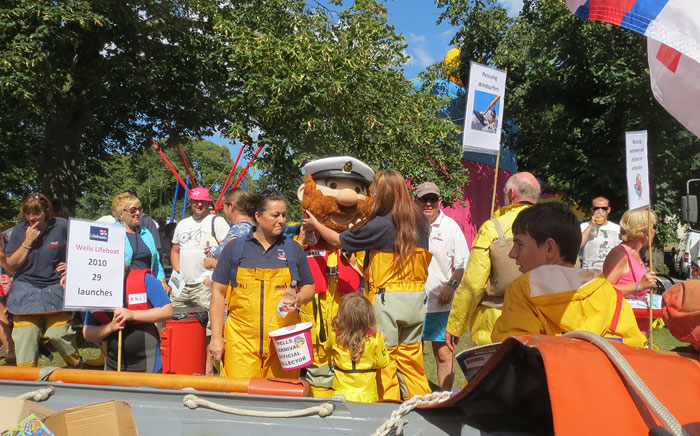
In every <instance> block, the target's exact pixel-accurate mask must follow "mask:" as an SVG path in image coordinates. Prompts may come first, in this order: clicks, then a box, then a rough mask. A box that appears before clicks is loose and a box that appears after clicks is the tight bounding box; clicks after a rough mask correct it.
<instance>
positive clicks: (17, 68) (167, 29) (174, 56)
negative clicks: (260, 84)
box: [0, 0, 225, 210]
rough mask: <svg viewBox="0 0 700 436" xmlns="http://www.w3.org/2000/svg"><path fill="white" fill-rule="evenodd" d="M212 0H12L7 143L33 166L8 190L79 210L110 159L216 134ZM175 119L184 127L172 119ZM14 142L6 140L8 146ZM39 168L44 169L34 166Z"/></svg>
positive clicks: (4, 51)
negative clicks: (35, 193) (155, 144)
mask: <svg viewBox="0 0 700 436" xmlns="http://www.w3.org/2000/svg"><path fill="white" fill-rule="evenodd" d="M215 9H216V8H215V3H213V2H211V1H197V0H191V1H178V0H166V1H161V0H159V1H140V2H135V3H134V2H123V1H118V0H100V1H84V0H68V1H64V2H45V1H37V0H29V1H22V2H19V1H11V2H5V3H3V6H2V8H0V131H2V132H3V134H2V136H0V140H2V145H1V147H2V148H4V149H9V150H12V151H14V152H15V153H17V154H19V155H20V159H18V160H15V161H13V162H12V165H13V166H16V167H19V168H25V169H26V171H25V172H23V173H22V174H21V175H18V176H16V177H13V178H11V179H8V180H7V181H6V180H4V179H3V180H0V181H2V182H6V183H8V185H4V186H2V188H4V189H3V192H7V193H8V194H6V195H8V197H10V198H11V197H12V195H13V194H14V195H22V194H23V193H24V192H23V191H25V190H27V187H28V188H29V189H30V190H41V191H43V192H46V193H47V194H50V195H53V196H56V197H58V198H60V199H61V200H62V201H63V203H64V204H65V205H66V206H67V208H68V209H69V210H73V206H74V205H75V203H76V200H77V198H78V197H79V196H80V194H81V192H82V191H83V189H86V188H88V186H85V184H84V183H83V182H84V180H85V178H84V177H81V175H83V174H90V173H92V172H95V171H99V169H100V167H101V165H102V163H101V162H100V161H101V160H102V159H105V158H107V157H108V156H109V154H110V153H113V152H128V151H133V150H135V149H138V148H139V147H142V146H143V145H146V144H149V138H150V137H158V136H162V134H163V132H167V133H168V134H170V135H172V136H174V137H180V136H182V135H190V136H199V135H201V134H210V133H211V132H213V130H214V129H216V128H220V127H223V125H224V124H223V120H224V115H223V112H222V111H221V110H218V109H217V105H216V101H215V100H212V98H211V97H212V95H218V94H219V93H220V92H221V89H222V88H223V85H224V81H223V77H224V76H225V72H224V70H223V68H224V66H223V63H222V62H220V59H219V58H217V57H215V56H213V53H214V52H215V50H216V47H217V46H216V41H215V39H213V38H212V33H213V30H212V19H211V14H212V13H213V11H214V10H215ZM168 121H172V129H170V127H169V126H168V125H167V122H168ZM3 151H4V150H3ZM32 175H34V176H35V177H32Z"/></svg>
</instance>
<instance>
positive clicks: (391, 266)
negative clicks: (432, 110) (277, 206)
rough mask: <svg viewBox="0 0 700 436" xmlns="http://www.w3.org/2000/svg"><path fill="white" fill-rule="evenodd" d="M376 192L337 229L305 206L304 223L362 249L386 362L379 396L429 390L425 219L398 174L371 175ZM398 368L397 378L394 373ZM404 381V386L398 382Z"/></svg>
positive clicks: (338, 242)
mask: <svg viewBox="0 0 700 436" xmlns="http://www.w3.org/2000/svg"><path fill="white" fill-rule="evenodd" d="M374 186H375V192H376V195H375V197H374V203H373V205H372V211H371V212H370V214H369V216H368V217H367V218H366V219H365V220H364V221H362V222H360V223H359V224H358V225H356V226H355V227H353V228H351V229H350V230H346V231H344V232H342V233H340V234H338V233H337V232H335V231H333V230H331V229H329V228H328V227H326V226H324V225H323V224H321V223H319V222H318V220H317V219H316V218H315V217H314V216H313V215H311V214H310V213H309V212H308V211H306V216H307V218H305V219H304V226H305V227H306V229H307V230H316V231H317V232H318V233H319V234H320V235H321V237H323V239H325V240H326V241H328V242H329V243H331V244H332V245H335V246H342V248H343V249H344V250H346V251H348V252H350V253H355V252H366V253H368V254H367V255H366V256H369V260H368V259H367V257H365V259H364V261H365V262H369V266H367V267H366V268H365V295H366V296H367V297H368V298H369V300H370V301H372V302H373V305H374V313H375V316H376V318H377V324H378V327H379V330H380V331H381V332H382V333H383V334H384V336H385V338H386V346H387V351H388V352H389V357H390V362H389V366H387V367H386V368H384V369H381V370H379V372H380V374H381V383H379V391H380V395H379V397H380V399H384V400H397V401H401V400H402V391H404V389H403V388H405V391H406V392H407V393H408V396H407V397H406V398H405V399H408V398H411V397H412V396H414V395H422V394H427V393H428V392H430V386H429V385H428V380H427V378H426V377H425V370H424V368H423V341H422V335H423V322H424V320H425V303H424V300H425V282H426V280H427V278H428V264H429V263H430V259H431V255H430V253H429V252H428V222H427V220H426V218H425V217H424V216H423V214H422V213H421V212H420V211H419V210H418V208H417V207H416V205H415V204H414V203H413V200H412V199H411V196H410V195H409V193H408V188H407V186H406V181H405V180H404V178H403V176H402V175H401V174H400V173H399V172H397V171H394V170H386V171H381V172H379V173H377V174H376V175H375V176H374ZM399 373H401V379H399ZM401 384H403V386H401Z"/></svg>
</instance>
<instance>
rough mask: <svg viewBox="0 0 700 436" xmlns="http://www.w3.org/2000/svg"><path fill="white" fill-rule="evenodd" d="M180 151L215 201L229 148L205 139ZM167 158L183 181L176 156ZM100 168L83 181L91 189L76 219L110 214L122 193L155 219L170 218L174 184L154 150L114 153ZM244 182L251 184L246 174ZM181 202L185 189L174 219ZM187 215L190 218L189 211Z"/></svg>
mask: <svg viewBox="0 0 700 436" xmlns="http://www.w3.org/2000/svg"><path fill="white" fill-rule="evenodd" d="M182 149H183V151H184V152H185V155H186V156H187V157H188V160H189V163H190V165H191V170H192V173H193V176H194V177H195V178H197V180H198V181H199V183H200V184H201V185H200V186H203V187H205V188H208V189H209V190H210V192H211V197H212V199H213V200H214V201H216V199H217V197H218V194H219V192H220V191H221V189H223V184H224V182H225V181H226V176H227V175H228V172H229V170H230V169H231V166H232V165H233V160H232V159H231V157H230V153H229V151H228V149H227V148H226V147H223V146H220V145H217V144H214V143H213V142H211V141H205V140H193V141H186V142H184V143H183V144H182ZM167 157H168V159H170V161H171V163H172V164H173V166H174V167H175V168H176V170H177V171H178V173H180V175H181V176H182V178H183V180H185V177H186V174H187V172H186V170H185V167H184V164H182V162H181V160H180V159H179V158H178V156H177V154H176V153H168V156H167ZM102 165H103V168H102V171H100V172H98V173H95V174H94V175H91V176H89V177H88V178H87V180H86V183H87V185H88V186H90V187H91V189H89V190H87V191H86V193H85V194H84V195H83V198H82V201H81V203H80V207H79V208H78V210H77V213H76V216H77V217H79V218H86V219H97V218H99V217H100V216H102V215H111V214H112V212H111V207H112V200H113V199H114V197H115V196H116V195H117V194H119V193H122V192H124V191H133V192H135V193H136V196H137V197H139V200H141V205H142V207H143V210H144V213H146V214H148V215H151V216H152V217H154V218H165V217H167V218H169V217H170V215H171V213H172V207H173V197H174V195H175V183H176V182H175V181H174V177H173V175H172V173H171V172H170V170H169V169H168V167H167V166H166V164H165V163H164V162H163V160H162V159H161V157H160V155H159V154H158V153H157V152H156V150H155V149H154V148H153V147H149V148H144V149H143V150H139V151H137V152H133V153H125V154H118V153H115V154H113V155H112V156H111V157H110V158H109V159H105V160H103V161H102ZM238 174H239V172H236V174H235V175H234V178H233V179H232V180H231V182H233V181H234V180H235V177H237V176H238ZM246 181H247V182H248V183H249V182H250V176H249V175H248V176H247V179H246ZM191 186H192V185H191V184H190V187H191ZM183 199H184V189H182V187H180V188H179V191H178V202H177V205H176V209H175V219H176V220H179V219H180V217H181V216H182V202H183ZM186 215H187V216H189V215H191V212H190V210H189V209H188V210H187V212H186Z"/></svg>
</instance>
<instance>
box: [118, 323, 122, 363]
mask: <svg viewBox="0 0 700 436" xmlns="http://www.w3.org/2000/svg"><path fill="white" fill-rule="evenodd" d="M121 370H122V331H121V330H119V334H118V335H117V372H121Z"/></svg>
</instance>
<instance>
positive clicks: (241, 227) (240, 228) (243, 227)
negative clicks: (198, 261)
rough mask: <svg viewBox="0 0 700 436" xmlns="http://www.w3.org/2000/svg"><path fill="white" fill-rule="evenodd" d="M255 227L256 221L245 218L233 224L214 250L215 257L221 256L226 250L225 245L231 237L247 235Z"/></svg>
mask: <svg viewBox="0 0 700 436" xmlns="http://www.w3.org/2000/svg"><path fill="white" fill-rule="evenodd" d="M253 227H255V223H253V222H252V221H249V220H243V221H239V222H237V223H236V224H231V228H230V229H228V233H226V236H224V239H223V240H222V241H221V243H220V244H219V246H218V247H216V250H214V257H215V258H217V259H218V258H219V257H221V253H222V252H223V251H224V247H225V246H226V244H228V241H229V239H231V238H240V237H242V236H246V235H247V234H248V233H250V232H251V230H252V229H253Z"/></svg>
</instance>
